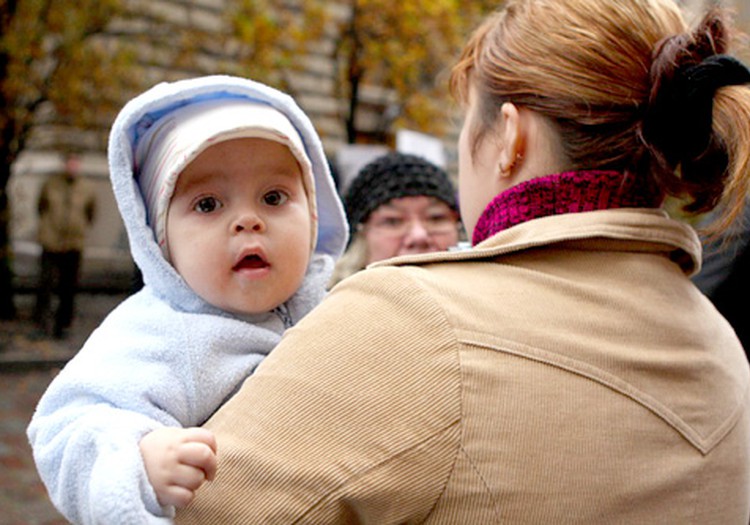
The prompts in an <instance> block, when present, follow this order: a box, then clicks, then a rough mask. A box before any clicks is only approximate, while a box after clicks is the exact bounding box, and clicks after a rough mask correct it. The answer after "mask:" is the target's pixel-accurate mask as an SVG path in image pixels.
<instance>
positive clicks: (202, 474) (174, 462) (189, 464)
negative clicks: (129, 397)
mask: <svg viewBox="0 0 750 525" xmlns="http://www.w3.org/2000/svg"><path fill="white" fill-rule="evenodd" d="M139 446H140V449H141V455H142V456H143V462H144V464H145V465H146V474H148V480H149V481H150V482H151V485H152V486H153V487H154V491H155V492H156V497H157V499H158V500H159V504H161V505H174V506H175V507H184V506H186V505H187V504H188V503H190V502H191V501H192V499H193V497H194V496H195V491H196V490H198V487H200V486H201V485H202V484H203V482H204V481H207V480H208V481H211V480H212V479H214V475H215V474H216V439H215V438H214V435H213V434H212V433H211V432H209V431H208V430H206V429H204V428H175V427H164V428H158V429H156V430H154V431H153V432H149V433H148V434H146V435H145V436H143V438H141V441H140V443H139Z"/></svg>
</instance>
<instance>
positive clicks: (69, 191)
mask: <svg viewBox="0 0 750 525" xmlns="http://www.w3.org/2000/svg"><path fill="white" fill-rule="evenodd" d="M80 172H81V159H80V158H79V156H78V155H77V154H75V153H69V154H68V155H67V157H66V159H65V169H64V170H63V171H62V172H61V173H56V174H54V175H52V176H51V177H49V178H48V179H47V180H46V181H45V183H44V185H43V186H42V190H41V193H40V195H39V200H38V204H37V209H38V212H39V229H38V240H39V244H41V246H42V255H41V258H40V271H39V285H38V289H37V298H36V305H35V308H34V320H35V321H36V323H37V325H38V326H39V328H40V329H41V330H42V331H43V332H44V333H46V334H49V333H50V331H51V333H52V335H53V336H54V337H56V338H61V337H63V336H64V334H65V331H66V330H67V329H68V328H69V327H70V325H71V324H72V322H73V316H74V312H75V305H74V300H75V294H76V289H77V287H78V278H79V274H80V268H81V257H82V253H83V249H84V244H85V239H86V231H87V229H88V228H89V227H90V226H91V224H92V223H93V221H94V217H95V215H96V197H95V194H94V190H93V188H92V187H90V185H89V183H88V182H87V181H85V180H83V179H82V178H81V177H80ZM53 292H55V293H56V294H57V297H58V303H57V307H56V308H55V309H54V312H53V308H52V295H53Z"/></svg>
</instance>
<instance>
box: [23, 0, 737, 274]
mask: <svg viewBox="0 0 750 525" xmlns="http://www.w3.org/2000/svg"><path fill="white" fill-rule="evenodd" d="M132 1H133V2H134V3H135V4H139V6H140V7H139V9H141V8H142V12H143V14H144V16H148V14H149V13H150V12H151V13H154V12H158V13H159V14H160V16H164V17H167V18H169V19H170V20H172V21H174V23H176V24H181V23H188V22H189V23H191V24H195V23H198V24H200V25H202V26H203V27H205V28H207V29H211V30H215V31H222V30H223V29H222V24H224V23H225V20H224V18H223V17H222V14H223V11H224V10H225V9H226V7H227V5H229V3H230V2H232V1H233V0H132ZM679 3H680V4H681V5H682V6H683V7H684V8H685V9H686V10H687V11H688V12H689V13H692V14H696V13H700V12H701V11H702V10H703V8H705V7H706V6H707V5H709V4H713V3H716V0H682V1H680V2H679ZM723 3H724V4H726V5H729V6H731V7H732V8H733V10H734V12H735V16H736V23H737V26H738V27H739V28H741V29H742V30H744V31H746V32H750V2H748V0H726V1H725V2H723ZM329 13H330V16H332V17H334V18H339V19H341V18H346V17H348V16H350V13H351V7H350V6H349V5H348V3H345V2H335V1H334V2H331V5H330V9H329ZM128 23H129V24H137V23H138V21H137V20H136V21H130V22H128ZM127 30H128V28H127V27H126V26H123V27H120V28H118V31H119V32H120V33H121V34H127ZM335 38H336V35H335V34H333V33H331V32H327V33H324V35H323V37H322V38H321V39H320V40H319V41H316V42H315V44H314V45H311V46H310V49H309V53H308V55H306V58H305V61H304V68H303V69H302V70H299V71H294V72H293V73H290V74H289V82H290V84H291V85H292V87H293V89H292V90H291V91H292V92H293V94H294V96H295V98H296V100H297V101H298V103H299V104H300V106H301V107H302V108H303V109H304V110H305V111H306V112H307V113H308V115H309V116H310V118H311V120H312V121H313V122H314V124H315V126H316V128H317V129H318V132H319V133H320V134H321V137H322V138H323V142H324V146H325V149H326V152H327V154H328V155H329V158H330V159H331V160H332V161H333V162H334V163H335V159H336V158H337V153H338V152H340V151H342V150H343V148H344V147H345V146H346V143H347V138H346V129H345V124H344V122H343V121H342V119H341V109H342V108H341V104H342V103H343V101H341V100H337V99H336V97H335V95H334V94H335V92H336V89H335V87H336V86H335V83H336V82H337V80H336V68H335V64H334V62H333V60H332V58H331V55H332V49H333V47H334V46H335V41H334V39H335ZM157 55H158V54H157ZM745 58H746V59H750V57H745ZM211 69H212V65H211V61H210V59H207V60H204V61H203V62H202V63H201V64H200V66H199V67H197V68H196V69H195V70H193V71H185V70H184V69H179V68H173V67H172V66H171V65H170V64H169V63H163V64H159V63H158V61H157V62H156V63H154V64H153V65H151V66H150V68H147V69H145V70H144V74H145V75H147V77H148V80H150V81H151V83H156V82H158V81H162V80H165V79H175V78H180V77H185V76H193V75H198V74H208V73H211V72H212V70H211ZM247 74H248V76H250V77H252V76H253V75H252V71H248V73H247ZM123 102H124V101H123ZM397 102H398V101H395V100H393V94H392V93H390V92H388V91H386V90H383V89H381V88H378V87H377V86H365V87H364V89H363V92H362V105H361V111H360V112H359V114H358V120H357V128H358V129H360V130H362V131H363V134H364V141H365V142H368V140H367V136H368V134H369V135H371V136H372V137H379V138H380V139H381V140H382V138H383V137H384V136H389V137H390V138H391V139H392V140H393V141H394V142H395V134H396V130H393V129H389V122H388V120H387V116H388V114H389V106H390V105H392V104H394V103H397ZM457 122H458V120H457ZM101 124H102V125H101V126H100V127H92V128H91V129H87V130H80V129H77V130H71V129H64V128H63V129H61V128H60V126H59V125H58V124H56V123H55V122H54V120H46V121H43V122H40V124H39V125H38V126H37V127H36V128H35V131H34V133H33V135H32V139H31V140H30V143H29V147H28V148H27V149H26V151H24V153H22V155H21V156H20V157H19V159H18V160H17V162H16V163H15V164H14V166H13V176H12V178H11V181H10V185H9V191H10V199H11V206H12V219H11V238H12V242H13V252H14V256H15V261H14V271H15V275H16V285H17V287H19V288H25V287H33V286H34V285H35V279H36V276H37V263H36V260H37V257H38V255H39V253H40V251H41V250H40V247H39V245H38V244H37V242H36V217H37V214H36V201H37V197H38V194H39V190H40V189H41V185H42V183H43V182H44V179H45V178H46V177H47V176H48V175H49V174H51V173H53V172H56V171H59V170H61V169H62V166H63V162H64V153H63V149H64V147H70V146H71V145H73V146H75V147H76V149H79V150H81V151H82V153H81V158H82V172H83V173H82V175H84V176H85V177H87V178H88V180H89V181H90V182H91V184H92V185H93V186H94V188H95V191H96V193H97V197H98V204H99V210H100V212H99V214H98V216H97V219H96V222H95V224H94V227H93V228H92V230H91V231H90V234H89V237H88V240H87V250H86V252H85V257H84V265H83V276H82V277H83V278H82V285H83V286H84V287H124V286H127V285H128V283H129V282H130V279H131V277H132V275H133V273H134V267H133V263H132V260H131V258H130V254H129V251H128V246H127V238H126V235H125V232H124V229H123V226H122V222H121V220H120V218H119V215H118V213H117V209H116V204H115V200H114V197H113V195H112V192H111V189H110V184H109V179H108V176H107V164H106V153H105V151H104V147H103V145H104V144H106V134H107V132H108V126H109V124H110V122H102V123H101ZM457 135H458V133H457V128H456V127H455V126H454V127H453V128H452V129H450V130H449V131H448V132H447V133H446V134H445V136H441V137H437V139H438V140H439V141H441V142H442V144H443V146H444V151H445V160H446V167H447V168H448V170H449V172H451V173H452V174H454V175H455V166H456V162H457V158H456V148H455V144H456V140H457ZM390 146H391V147H393V146H394V144H393V143H391V144H390Z"/></svg>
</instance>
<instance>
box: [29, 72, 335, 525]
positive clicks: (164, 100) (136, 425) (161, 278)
mask: <svg viewBox="0 0 750 525" xmlns="http://www.w3.org/2000/svg"><path fill="white" fill-rule="evenodd" d="M109 166H110V174H111V178H112V184H113V189H114V193H115V198H116V200H117V203H118V206H119V210H120V213H121V215H122V218H123V220H124V222H125V226H126V229H127V232H128V237H129V240H130V246H131V250H132V253H133V258H134V260H135V261H136V263H137V264H138V267H139V268H140V270H141V272H142V274H143V278H144V283H145V285H144V288H143V289H142V290H141V291H140V292H138V293H136V294H135V295H133V296H131V297H130V298H128V299H127V300H126V301H124V302H123V303H122V304H121V305H119V306H118V307H117V308H116V309H115V310H114V311H113V312H112V313H111V314H110V315H109V316H108V317H107V318H106V319H105V320H104V321H103V323H102V324H101V326H100V327H99V328H97V330H95V331H94V333H92V335H91V337H90V338H89V339H88V341H87V342H86V344H85V345H84V347H83V348H82V349H81V351H80V352H79V353H78V355H76V357H75V358H73V359H72V360H71V361H70V362H69V363H68V364H67V366H66V367H65V368H64V369H63V370H62V371H61V372H60V374H59V375H58V376H57V377H56V378H55V380H54V381H53V382H52V383H51V384H50V386H49V388H48V390H47V392H46V393H45V394H44V395H43V396H42V398H41V400H40V402H39V405H38V407H37V409H36V412H35V414H34V417H33V418H32V421H31V424H30V425H29V428H28V435H29V439H30V442H31V446H32V449H33V452H34V459H35V461H36V464H37V468H38V470H39V473H40V475H41V477H42V480H43V481H44V483H45V485H46V486H47V489H48V491H49V495H50V498H51V499H52V501H53V503H54V504H55V505H56V506H57V508H58V509H59V510H60V511H61V512H62V513H63V514H64V515H65V517H66V518H68V519H69V520H70V521H72V522H74V523H107V524H116V523H122V524H132V523H170V522H171V517H172V516H173V514H174V508H175V507H176V506H184V505H186V504H187V503H188V502H189V501H190V500H191V499H192V497H193V494H194V492H195V490H197V488H198V487H199V486H200V485H201V484H202V483H203V482H204V481H205V480H210V479H211V478H212V477H213V474H214V472H215V469H216V450H217V449H216V443H215V440H214V438H213V435H212V434H211V433H210V432H208V431H207V430H204V429H201V428H195V427H197V426H199V425H200V424H201V423H203V422H204V421H205V420H206V419H207V418H208V417H209V416H210V415H211V414H212V413H213V412H214V411H215V410H216V409H217V408H218V407H219V405H221V403H222V402H223V401H224V400H226V399H227V398H228V397H229V396H231V395H232V394H233V393H234V392H235V391H236V390H237V389H238V388H239V386H240V385H241V383H242V381H243V379H244V378H245V377H247V375H249V374H250V373H251V372H252V371H253V369H254V368H255V367H256V366H257V365H258V363H259V362H260V361H261V360H262V359H263V357H265V355H266V354H267V353H268V352H269V351H270V350H271V349H272V348H273V347H274V345H275V344H276V343H277V342H278V341H279V340H280V338H281V334H282V333H283V331H284V330H285V329H287V328H289V327H290V326H292V325H293V324H295V323H296V322H297V321H299V319H300V318H301V317H302V316H304V315H305V314H306V313H307V312H309V311H310V310H311V309H312V308H313V307H314V306H315V305H316V304H317V303H318V302H319V301H320V300H321V299H322V298H323V296H324V294H325V288H326V283H327V282H328V279H329V277H330V273H331V270H332V267H333V263H334V261H335V259H336V258H337V257H338V256H339V255H340V254H341V252H342V250H343V248H344V246H345V245H346V236H347V233H346V232H347V225H346V221H345V218H344V214H343V209H342V206H341V204H340V202H339V200H338V196H337V194H336V189H335V186H334V184H333V179H332V178H331V176H330V174H329V171H328V167H327V166H328V165H327V162H326V159H325V155H324V153H323V149H322V146H321V143H320V139H319V138H318V136H317V134H316V133H315V131H314V128H313V126H312V124H311V123H310V121H309V119H308V118H307V117H306V116H305V115H304V113H303V112H302V111H301V110H300V109H299V107H298V106H297V105H296V104H295V103H294V102H293V100H292V99H291V98H290V97H288V96H287V95H285V94H283V93H280V92H278V91H276V90H274V89H272V88H269V87H267V86H264V85H262V84H259V83H256V82H252V81H249V80H245V79H240V78H234V77H227V76H209V77H202V78H196V79H190V80H183V81H178V82H174V83H164V84H159V85H157V86H155V87H154V88H152V89H150V90H148V91H146V92H145V93H143V94H141V95H140V96H138V97H136V98H135V99H133V100H132V101H130V102H129V103H128V104H127V105H126V106H125V107H124V108H123V109H122V111H121V112H120V114H119V115H118V117H117V119H116V120H115V123H114V124H113V127H112V131H111V134H110V143H109Z"/></svg>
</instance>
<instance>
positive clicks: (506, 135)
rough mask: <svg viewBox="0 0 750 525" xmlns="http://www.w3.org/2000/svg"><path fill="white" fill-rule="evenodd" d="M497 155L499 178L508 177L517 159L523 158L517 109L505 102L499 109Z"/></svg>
mask: <svg viewBox="0 0 750 525" xmlns="http://www.w3.org/2000/svg"><path fill="white" fill-rule="evenodd" d="M500 116H501V118H500V130H499V138H500V141H499V143H500V144H501V145H502V146H501V149H500V152H499V153H500V155H499V161H500V162H499V163H500V166H499V168H500V176H501V177H510V176H511V175H512V174H513V168H514V167H515V165H516V162H517V161H518V159H520V158H522V156H523V133H522V130H521V118H520V114H519V112H518V107H516V105H515V104H512V103H510V102H505V103H503V105H502V106H501V107H500Z"/></svg>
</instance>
